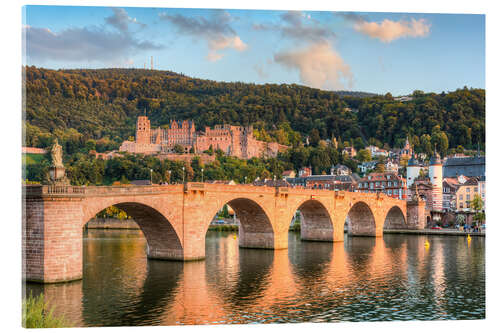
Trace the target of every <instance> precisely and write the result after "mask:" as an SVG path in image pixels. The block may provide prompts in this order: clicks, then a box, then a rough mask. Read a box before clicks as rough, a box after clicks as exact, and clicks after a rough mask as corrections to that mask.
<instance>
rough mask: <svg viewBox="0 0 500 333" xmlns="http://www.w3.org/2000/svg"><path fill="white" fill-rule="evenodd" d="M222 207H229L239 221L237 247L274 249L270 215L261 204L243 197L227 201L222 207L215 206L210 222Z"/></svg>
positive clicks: (273, 231)
mask: <svg viewBox="0 0 500 333" xmlns="http://www.w3.org/2000/svg"><path fill="white" fill-rule="evenodd" d="M224 205H228V206H230V207H231V208H232V209H233V210H234V212H235V213H236V216H237V217H238V219H239V221H240V225H239V228H238V238H239V247H245V248H260V249H274V248H275V244H274V238H275V237H274V234H275V230H274V227H273V224H272V222H271V219H270V217H269V216H270V215H269V214H268V213H267V212H266V209H265V208H264V207H263V206H262V205H261V204H259V203H257V202H256V201H254V200H253V199H250V198H245V197H237V198H233V199H228V200H226V201H225V202H224V203H223V204H222V205H217V210H216V211H215V212H213V213H212V214H209V216H210V220H211V219H212V218H213V216H214V215H215V214H216V212H217V211H219V210H220V209H221V208H222V207H224ZM209 223H210V222H209ZM207 229H208V225H207Z"/></svg>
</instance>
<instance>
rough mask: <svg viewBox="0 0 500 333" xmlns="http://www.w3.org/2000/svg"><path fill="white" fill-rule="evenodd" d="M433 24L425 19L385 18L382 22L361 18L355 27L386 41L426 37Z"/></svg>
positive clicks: (361, 31) (359, 30) (363, 32)
mask: <svg viewBox="0 0 500 333" xmlns="http://www.w3.org/2000/svg"><path fill="white" fill-rule="evenodd" d="M430 28H431V25H430V24H429V23H427V21H426V20H425V19H419V20H416V19H414V18H412V19H411V20H410V21H404V20H400V21H391V20H388V19H385V20H383V21H382V22H381V23H377V22H368V21H365V20H359V21H357V22H356V23H354V29H355V30H356V31H358V32H360V33H362V34H365V35H367V36H370V37H372V38H378V39H380V40H381V41H382V42H384V43H390V42H392V41H393V40H396V39H399V38H404V37H413V38H416V37H426V36H428V35H429V33H430Z"/></svg>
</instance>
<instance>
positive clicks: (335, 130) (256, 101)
mask: <svg viewBox="0 0 500 333" xmlns="http://www.w3.org/2000/svg"><path fill="white" fill-rule="evenodd" d="M24 69H25V74H26V75H25V85H26V122H27V124H26V140H27V141H26V145H27V146H35V147H46V146H47V145H48V143H49V142H50V137H51V136H52V135H55V136H57V137H58V138H59V139H60V141H63V142H64V143H65V146H64V148H65V149H66V150H67V153H70V154H71V153H73V152H74V151H75V150H76V149H77V147H83V146H85V145H88V146H89V147H90V146H93V145H95V146H96V149H97V151H104V150H109V149H113V148H116V147H117V146H118V145H119V144H120V143H121V141H123V140H124V139H126V138H128V137H129V136H132V135H134V130H135V121H136V118H137V116H138V115H140V114H143V113H144V112H145V111H147V114H148V116H149V118H150V119H151V121H152V125H153V126H160V125H166V124H168V123H169V121H170V120H173V119H193V120H194V121H195V124H196V126H197V128H200V129H201V128H203V127H204V126H213V125H216V124H223V123H230V124H233V125H247V124H253V125H254V127H255V128H256V130H258V131H260V132H261V131H262V130H264V131H266V132H267V133H268V134H269V133H271V137H272V139H278V133H274V132H273V131H276V130H278V128H279V126H280V125H281V126H290V128H291V129H293V131H296V132H298V133H300V135H301V136H302V137H305V136H319V138H321V139H330V138H332V137H335V138H339V139H340V140H341V141H342V142H343V141H349V142H350V141H351V140H352V141H354V140H358V143H359V142H360V143H362V144H363V143H364V144H366V143H376V144H378V145H379V146H382V145H383V144H387V145H388V146H390V147H393V146H394V147H401V146H402V145H403V143H404V139H405V138H406V136H407V135H410V137H411V140H412V141H413V142H414V144H415V146H416V147H417V149H418V150H421V151H426V149H427V148H428V146H429V144H430V147H431V149H432V148H433V147H434V144H436V145H437V146H439V147H441V148H443V149H444V148H445V147H446V146H448V147H449V148H455V147H457V146H458V145H461V146H463V147H465V148H469V149H471V148H474V147H476V145H477V143H478V142H479V143H481V144H482V146H483V147H482V148H484V139H485V125H484V122H485V91H484V90H483V89H468V88H463V89H459V90H457V91H455V92H449V93H444V92H443V93H441V94H434V93H430V94H424V93H422V92H420V91H415V92H414V94H413V96H412V97H413V100H412V101H408V102H399V101H396V100H395V99H394V98H393V97H392V96H391V95H390V94H387V95H386V96H377V95H375V96H371V95H369V94H363V93H355V94H352V95H348V94H346V93H345V92H330V91H322V90H319V89H312V88H308V87H304V86H299V85H287V84H282V85H276V84H265V85H255V84H247V83H240V82H234V83H225V82H215V81H210V80H201V79H195V78H190V77H186V76H183V75H180V74H176V73H173V72H168V71H151V70H142V69H99V70H88V69H82V70H58V71H55V70H48V69H42V68H36V67H25V68H24ZM285 124H287V125H285ZM313 130H314V133H313ZM442 133H444V135H445V136H446V140H447V141H448V142H447V143H445V142H443V141H445V139H444V137H443V135H442ZM425 135H429V136H430V143H428V140H427V139H428V138H427V137H423V136H425ZM257 136H261V137H265V133H258V134H257ZM89 140H90V141H89ZM279 141H282V140H281V139H280V140H279ZM290 144H292V142H290ZM448 147H447V148H448Z"/></svg>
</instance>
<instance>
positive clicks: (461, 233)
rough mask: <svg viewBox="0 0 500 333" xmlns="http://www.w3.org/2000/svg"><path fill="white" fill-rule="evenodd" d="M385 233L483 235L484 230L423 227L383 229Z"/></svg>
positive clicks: (484, 234)
mask: <svg viewBox="0 0 500 333" xmlns="http://www.w3.org/2000/svg"><path fill="white" fill-rule="evenodd" d="M384 233H385V234H407V235H445V236H467V235H470V236H471V237H473V236H478V237H485V236H486V232H484V231H482V232H465V231H460V230H454V229H449V230H447V229H441V230H437V229H423V230H404V229H384Z"/></svg>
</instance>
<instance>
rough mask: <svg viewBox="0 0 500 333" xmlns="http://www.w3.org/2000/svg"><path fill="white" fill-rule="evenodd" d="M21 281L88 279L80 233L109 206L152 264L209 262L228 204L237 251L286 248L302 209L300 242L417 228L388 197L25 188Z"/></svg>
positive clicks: (256, 189)
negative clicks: (135, 230)
mask: <svg viewBox="0 0 500 333" xmlns="http://www.w3.org/2000/svg"><path fill="white" fill-rule="evenodd" d="M24 193H25V210H24V214H23V258H24V265H23V269H24V271H23V275H24V276H25V278H26V279H27V280H32V281H40V282H57V281H68V280H74V279H79V278H81V277H82V226H83V225H84V224H85V223H86V222H87V221H89V220H90V219H91V218H92V217H94V216H95V215H96V214H97V213H98V212H100V211H102V210H103V209H105V208H107V207H109V206H112V205H113V206H116V207H118V208H120V209H123V210H124V211H125V212H127V214H129V215H130V216H132V217H133V218H134V220H135V221H136V222H137V223H138V225H139V226H140V228H141V230H142V232H143V233H144V235H145V237H146V240H147V254H148V257H149V258H156V259H170V260H182V261H189V260H198V259H203V258H205V234H206V231H207V229H208V225H209V223H210V221H211V220H212V218H213V216H214V215H215V214H216V212H217V211H219V210H220V209H221V208H222V207H223V206H224V205H225V204H229V205H230V206H231V207H232V208H233V209H234V211H235V212H236V214H237V215H238V217H239V219H240V224H241V227H240V230H239V246H240V247H243V248H265V249H275V250H278V249H286V248H288V227H289V225H290V221H291V219H292V217H293V216H294V215H295V213H296V212H297V210H300V212H301V214H302V216H303V219H302V223H301V238H302V239H305V240H317V241H339V242H342V241H343V229H344V228H343V227H344V223H345V221H346V219H347V217H349V218H348V220H349V221H350V222H349V225H348V230H349V234H350V235H364V236H381V235H382V232H383V227H384V224H385V225H390V226H392V227H399V228H405V227H411V226H410V222H407V221H413V219H412V218H411V216H410V218H409V219H408V218H407V216H406V215H407V206H406V202H405V201H402V200H397V199H393V198H391V197H388V196H385V195H383V194H370V193H354V192H337V191H336V192H334V191H328V190H311V189H296V188H279V187H278V188H271V187H261V186H251V185H220V184H204V183H187V184H184V185H167V186H126V187H125V186H109V187H74V186H41V185H28V186H25V187H24Z"/></svg>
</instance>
